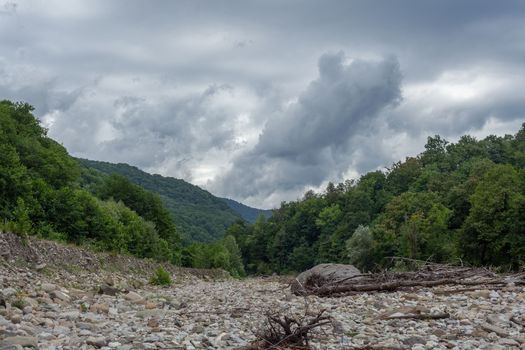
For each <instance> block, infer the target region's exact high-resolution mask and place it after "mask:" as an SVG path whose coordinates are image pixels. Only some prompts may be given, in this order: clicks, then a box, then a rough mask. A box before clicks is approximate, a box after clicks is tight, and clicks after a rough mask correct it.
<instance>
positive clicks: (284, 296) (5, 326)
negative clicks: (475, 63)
mask: <svg viewBox="0 0 525 350" xmlns="http://www.w3.org/2000/svg"><path fill="white" fill-rule="evenodd" d="M2 240H3V243H4V244H5V243H6V240H11V241H9V242H8V243H9V244H8V245H7V246H8V247H10V248H9V249H10V252H8V253H6V254H2V257H0V349H24V348H28V349H31V348H36V349H120V350H127V349H235V348H237V347H240V346H244V345H246V344H248V343H249V342H251V341H253V340H254V339H255V336H254V331H257V330H259V329H261V327H262V323H263V321H264V320H265V314H266V313H267V312H268V311H272V312H280V313H283V314H284V313H291V314H294V315H297V316H298V317H301V316H302V315H304V314H305V313H316V312H317V311H319V310H321V309H326V310H327V311H326V313H327V314H328V315H330V316H331V317H332V322H331V324H328V325H325V326H323V327H321V328H320V329H316V330H315V331H314V332H312V339H311V342H312V345H313V347H314V348H315V349H355V348H362V349H366V348H367V347H366V346H369V347H368V349H374V348H376V349H414V350H421V349H520V348H522V349H525V346H524V345H523V344H525V336H524V335H522V333H523V324H525V291H524V290H523V288H521V287H516V286H513V285H509V286H507V287H505V288H503V289H498V290H490V289H488V288H484V287H480V289H478V290H469V291H454V292H453V291H451V290H450V289H444V288H434V289H421V290H415V291H405V292H396V293H375V294H357V295H351V296H346V297H341V298H318V297H314V296H311V297H307V298H303V297H298V296H295V295H293V294H292V293H291V292H290V289H289V286H288V284H287V281H286V279H282V278H277V277H275V278H249V279H244V280H234V279H229V278H226V277H225V276H224V275H223V274H220V273H219V274H214V273H213V272H211V271H208V272H202V271H200V272H199V271H194V270H184V269H172V270H170V272H171V273H172V275H173V279H174V283H173V285H172V286H170V287H157V286H151V285H149V284H148V283H147V281H148V278H149V274H150V273H151V270H148V269H147V268H145V267H144V269H143V270H141V271H140V272H139V271H138V270H136V271H135V270H133V271H131V270H126V269H125V268H123V267H122V266H120V265H119V264H116V265H111V264H104V263H101V262H103V261H105V260H106V259H113V260H114V259H115V258H114V257H111V256H108V255H97V254H95V253H89V252H88V253H85V252H84V253H83V254H87V255H86V256H88V257H89V258H90V259H93V261H95V260H96V261H98V262H99V263H101V264H100V265H101V266H99V267H98V268H89V267H86V266H84V267H82V266H81V265H79V264H78V261H73V260H72V261H71V262H70V264H69V266H65V265H64V264H63V263H64V261H63V259H65V260H67V256H68V254H71V252H70V250H73V251H75V252H76V253H75V254H79V252H78V251H76V250H77V249H78V248H74V247H62V246H59V245H56V244H54V243H49V242H46V243H38V242H35V243H33V244H32V245H30V246H29V247H27V246H20V247H16V249H18V250H20V251H16V249H14V248H15V246H16V244H18V243H17V241H16V238H13V237H9V238H6V236H5V235H3V234H2V235H0V247H2ZM13 240H15V241H13ZM42 244H44V245H47V248H46V247H42V246H41V245H42ZM5 247H6V245H4V249H5ZM27 249H29V250H31V249H33V250H34V249H40V250H41V251H42V252H46V251H47V250H49V249H51V250H55V251H57V252H58V253H59V254H57V255H56V256H55V260H52V259H47V258H46V259H43V258H42V256H40V260H36V261H28V259H25V258H24V259H18V258H17V255H16V254H20V256H24V254H25V253H24V251H25V250H27ZM46 249H47V250H46ZM4 253H5V251H4ZM26 253H27V252H26ZM27 254H28V256H29V253H27ZM44 255H45V254H44ZM51 255H52V254H51ZM123 259H124V258H123ZM125 259H132V258H128V257H126V258H125ZM42 260H46V261H42ZM113 260H112V261H113ZM132 260H133V261H132V262H131V265H133V264H142V262H141V261H135V260H136V259H132ZM133 266H134V265H133ZM153 267H155V264H154V263H151V266H150V268H153ZM418 314H424V315H439V314H441V315H442V314H448V315H449V317H446V318H441V319H417V318H402V317H405V316H407V315H418Z"/></svg>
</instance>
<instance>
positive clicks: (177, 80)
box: [0, 0, 525, 206]
mask: <svg viewBox="0 0 525 350" xmlns="http://www.w3.org/2000/svg"><path fill="white" fill-rule="evenodd" d="M524 33H525V2H523V1H519V0H516V1H513V0H509V1H505V2H499V1H493V0H476V1H474V0H472V1H457V0H441V1H432V2H431V1H420V0H400V1H395V2H394V1H378V0H372V1H370V0H351V1H343V0H341V1H337V0H334V1H328V2H321V1H313V0H311V1H309V0H307V1H296V0H289V1H280V0H266V1H243V0H238V1H237V0H234V1H230V0H228V1H226V0H224V1H222V0H221V1H200V0H197V1H195V0H188V1H168V0H158V1H155V2H147V1H141V0H115V1H102V0H89V1H88V0H85V1H83V0H75V1H60V0H46V1H44V0H21V1H13V0H9V1H6V0H4V1H2V0H0V95H1V98H9V99H13V100H25V101H27V102H29V103H31V104H33V105H35V107H36V111H35V112H36V114H37V116H38V117H40V118H41V119H42V120H44V122H45V123H46V126H48V127H49V134H50V135H51V136H52V137H54V138H56V139H57V140H58V141H60V142H62V143H64V145H65V146H66V147H67V148H68V149H69V150H70V151H71V152H72V153H73V154H74V155H77V156H82V157H89V158H95V159H104V160H109V161H124V162H129V163H132V164H134V165H138V166H140V167H143V168H145V169H147V170H150V171H154V172H161V173H163V174H165V175H172V176H179V177H183V178H185V179H187V180H190V181H193V182H196V183H197V184H199V185H207V186H208V188H209V189H211V190H213V191H215V192H217V194H220V195H228V196H231V197H233V198H236V199H239V200H248V202H249V203H250V204H253V205H264V206H273V205H276V204H278V203H279V202H280V201H281V200H290V199H295V198H297V197H300V196H301V193H302V191H304V189H305V188H308V187H315V186H317V185H320V184H321V185H322V184H323V183H325V182H326V181H341V180H343V179H344V177H347V176H357V175H358V174H359V173H362V172H365V171H368V170H372V169H376V168H381V167H384V166H388V165H389V164H390V163H391V162H393V161H396V160H398V159H402V158H404V157H405V156H407V155H414V154H416V153H417V152H419V151H421V150H422V147H423V145H424V142H425V139H426V136H428V135H433V134H436V133H440V134H442V135H443V136H444V137H446V138H449V139H451V140H453V139H454V138H457V137H458V136H459V135H461V134H462V133H465V132H472V133H475V134H477V135H486V134H488V133H491V132H492V131H491V128H493V127H496V126H497V132H513V131H515V130H512V129H511V128H514V127H515V126H516V125H518V124H519V122H520V121H521V120H523V116H522V113H521V111H522V110H523V109H524V107H525V102H524V100H523V98H522V96H521V95H522V94H521V92H522V91H523V90H524V89H525V65H524V63H523V62H525V34H524ZM339 51H344V52H346V54H347V56H348V57H346V59H349V60H351V62H346V61H345V57H344V56H343V55H341V54H328V55H325V56H323V54H325V53H327V52H328V53H330V52H331V53H334V52H339ZM320 57H322V58H321V59H320ZM384 57H396V59H391V58H387V59H385V58H384ZM317 63H318V66H317V68H318V69H316V64H317ZM401 75H402V76H403V80H402V82H401V80H400V76H401ZM400 91H402V93H400ZM401 95H402V99H400V96H401ZM243 174H247V177H249V181H248V180H246V179H244V178H243V176H242V175H243Z"/></svg>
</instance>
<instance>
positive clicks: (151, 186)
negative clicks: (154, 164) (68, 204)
mask: <svg viewBox="0 0 525 350" xmlns="http://www.w3.org/2000/svg"><path fill="white" fill-rule="evenodd" d="M79 162H80V163H81V164H82V165H84V166H85V167H87V168H89V169H94V170H96V171H98V172H101V173H103V174H107V175H110V174H119V175H122V176H124V177H126V178H127V179H129V180H130V181H131V182H133V183H134V184H137V185H139V186H141V187H143V188H145V189H146V190H148V191H151V192H154V193H157V194H158V195H159V196H160V198H161V199H162V202H163V203H164V205H165V206H166V208H167V209H168V210H169V212H170V214H171V217H172V218H173V220H174V221H175V224H176V225H177V228H178V230H179V233H180V234H181V237H182V239H183V240H184V242H186V243H190V242H194V241H197V242H212V241H215V240H217V239H219V238H222V236H223V235H224V232H225V231H226V229H227V228H228V227H229V226H230V225H231V224H233V223H234V222H236V221H237V220H240V219H241V216H240V215H239V214H238V213H237V212H235V211H234V210H233V209H231V208H230V207H229V206H228V205H227V204H226V203H225V202H224V201H223V200H222V199H221V198H217V197H215V196H214V195H212V194H211V193H209V192H208V191H205V190H203V189H202V188H200V187H197V186H194V185H192V184H190V183H188V182H186V181H184V180H180V179H175V178H172V177H164V176H161V175H151V174H148V173H146V172H144V171H142V170H140V169H138V168H136V167H134V166H131V165H128V164H123V163H119V164H113V163H108V162H99V161H93V160H87V159H79ZM90 174H91V175H92V176H84V180H85V184H86V185H87V186H92V184H93V183H94V182H96V181H99V180H98V179H97V176H96V172H95V173H93V172H90Z"/></svg>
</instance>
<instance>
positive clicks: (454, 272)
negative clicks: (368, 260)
mask: <svg viewBox="0 0 525 350" xmlns="http://www.w3.org/2000/svg"><path fill="white" fill-rule="evenodd" d="M524 284H525V274H523V273H519V274H514V275H498V274H496V273H494V272H492V271H490V270H488V269H485V268H466V267H451V266H449V265H438V264H429V265H425V266H423V267H421V268H420V269H419V270H417V271H408V272H391V271H385V272H381V273H376V274H359V275H356V276H352V277H350V278H345V279H342V280H338V281H334V280H330V279H329V278H325V277H323V276H317V275H315V274H310V276H309V277H308V279H307V280H306V281H305V282H304V283H303V284H301V285H300V288H295V289H293V288H292V291H293V292H294V293H295V294H296V295H317V296H322V297H327V296H334V295H337V296H341V295H349V294H350V295H351V294H358V293H365V292H366V293H369V292H395V291H398V290H404V289H410V288H414V287H420V288H433V287H436V286H459V287H460V288H458V290H459V291H460V290H462V289H463V290H464V291H466V290H469V289H471V288H472V289H475V288H473V287H477V286H490V287H491V288H493V289H500V288H503V287H506V286H509V285H513V286H515V285H524ZM461 287H462V288H461ZM450 292H451V293H453V291H450ZM439 293H441V291H440V292H438V294H439ZM446 293H449V292H448V291H447V292H444V293H443V294H446Z"/></svg>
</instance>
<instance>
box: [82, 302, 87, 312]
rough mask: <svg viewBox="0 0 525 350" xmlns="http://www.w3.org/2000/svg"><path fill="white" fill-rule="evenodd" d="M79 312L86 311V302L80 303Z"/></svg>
mask: <svg viewBox="0 0 525 350" xmlns="http://www.w3.org/2000/svg"><path fill="white" fill-rule="evenodd" d="M80 312H82V313H85V312H88V307H87V305H86V304H84V303H82V304H80Z"/></svg>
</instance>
